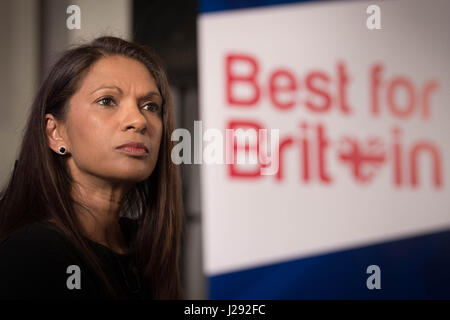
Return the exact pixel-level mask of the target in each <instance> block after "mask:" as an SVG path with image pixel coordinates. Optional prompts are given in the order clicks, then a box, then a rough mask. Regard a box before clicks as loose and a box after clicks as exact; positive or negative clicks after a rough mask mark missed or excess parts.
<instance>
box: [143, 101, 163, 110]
mask: <svg viewBox="0 0 450 320" xmlns="http://www.w3.org/2000/svg"><path fill="white" fill-rule="evenodd" d="M142 108H144V109H145V110H148V111H156V112H158V111H159V105H158V104H157V103H154V102H149V103H147V104H145V105H144V106H143V107H142Z"/></svg>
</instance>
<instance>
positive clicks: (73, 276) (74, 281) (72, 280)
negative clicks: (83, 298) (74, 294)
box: [66, 264, 81, 290]
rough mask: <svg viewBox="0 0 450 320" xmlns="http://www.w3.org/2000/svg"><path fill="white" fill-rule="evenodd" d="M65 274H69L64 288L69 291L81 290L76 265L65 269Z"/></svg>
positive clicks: (78, 269)
mask: <svg viewBox="0 0 450 320" xmlns="http://www.w3.org/2000/svg"><path fill="white" fill-rule="evenodd" d="M66 273H68V274H70V276H69V277H68V278H67V281H66V286H67V288H68V289H69V290H73V289H81V270H80V267H79V266H77V265H76V264H72V265H70V266H68V267H67V270H66Z"/></svg>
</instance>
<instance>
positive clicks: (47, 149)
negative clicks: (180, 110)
mask: <svg viewBox="0 0 450 320" xmlns="http://www.w3.org/2000/svg"><path fill="white" fill-rule="evenodd" d="M172 130H173V108H172V102H171V96H170V92H169V85H168V82H167V78H166V75H165V72H164V70H163V68H162V65H161V62H160V61H159V59H158V58H157V57H156V56H155V55H154V54H153V53H151V52H150V51H149V50H148V49H147V48H145V47H143V46H140V45H137V44H133V43H130V42H127V41H124V40H122V39H119V38H115V37H102V38H98V39H96V40H94V41H93V42H92V43H91V44H89V45H82V46H79V47H76V48H74V49H71V50H68V51H66V52H65V53H64V54H63V55H62V57H61V58H60V59H59V61H58V62H57V63H56V64H55V66H54V67H53V69H52V70H51V71H50V73H49V75H48V76H47V78H46V79H45V81H44V83H43V85H42V87H41V88H40V90H39V92H38V94H37V97H36V99H35V101H34V103H33V105H32V110H31V113H30V116H29V119H28V124H27V127H26V131H25V134H24V137H23V142H22V145H21V149H20V154H19V158H18V160H17V161H16V165H15V168H14V171H13V174H12V176H11V178H10V180H9V183H8V184H7V186H6V187H5V188H4V190H3V191H2V193H1V201H0V297H2V298H27V297H39V298H43V297H49V298H50V297H51V298H54V297H56V298H87V297H89V298H96V297H98V298H153V299H180V298H182V288H181V283H180V275H179V266H178V263H179V247H180V241H181V232H182V205H181V190H180V178H179V173H178V168H177V167H176V166H175V165H174V164H173V163H172V161H170V157H169V153H170V151H171V148H172V141H171V139H170V135H171V132H172Z"/></svg>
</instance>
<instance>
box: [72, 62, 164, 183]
mask: <svg viewBox="0 0 450 320" xmlns="http://www.w3.org/2000/svg"><path fill="white" fill-rule="evenodd" d="M64 127H65V130H64V131H65V137H64V142H65V143H66V145H67V147H68V152H69V153H70V155H71V156H70V157H69V159H68V165H69V169H70V171H71V173H72V175H79V174H80V173H84V174H86V173H87V174H90V175H93V176H95V177H97V178H101V179H106V180H110V181H114V182H138V181H142V180H144V179H146V178H148V177H149V176H150V174H151V173H152V171H153V169H154V168H155V165H156V162H157V159H158V152H159V147H160V143H161V135H162V129H163V123H162V97H161V94H160V92H159V90H158V88H157V86H156V84H155V80H154V79H153V77H152V76H151V74H150V73H149V71H148V70H147V68H146V67H145V66H144V65H143V64H142V63H140V62H138V61H136V60H134V59H131V58H127V57H123V56H110V57H105V58H102V59H100V60H99V61H97V62H96V63H95V64H94V65H93V66H92V67H91V69H90V70H89V71H88V73H87V75H86V76H85V77H84V79H83V80H82V81H81V83H80V86H79V88H78V90H77V91H76V92H75V94H74V95H73V96H72V98H71V99H70V101H69V110H68V113H67V117H66V120H65V122H64ZM126 143H140V144H143V145H144V146H145V148H146V149H147V152H143V150H142V149H141V150H136V149H134V151H137V152H138V154H136V153H133V149H132V148H128V149H127V148H125V149H123V148H122V149H118V147H119V146H121V145H123V144H126Z"/></svg>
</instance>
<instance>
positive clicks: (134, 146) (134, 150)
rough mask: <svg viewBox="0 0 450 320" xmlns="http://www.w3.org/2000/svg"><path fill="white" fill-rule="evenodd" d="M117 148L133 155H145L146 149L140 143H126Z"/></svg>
mask: <svg viewBox="0 0 450 320" xmlns="http://www.w3.org/2000/svg"><path fill="white" fill-rule="evenodd" d="M117 150H119V151H121V152H124V153H126V154H129V155H133V156H146V155H147V154H148V149H147V148H146V147H145V145H143V144H142V143H127V144H123V145H121V146H119V147H117Z"/></svg>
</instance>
